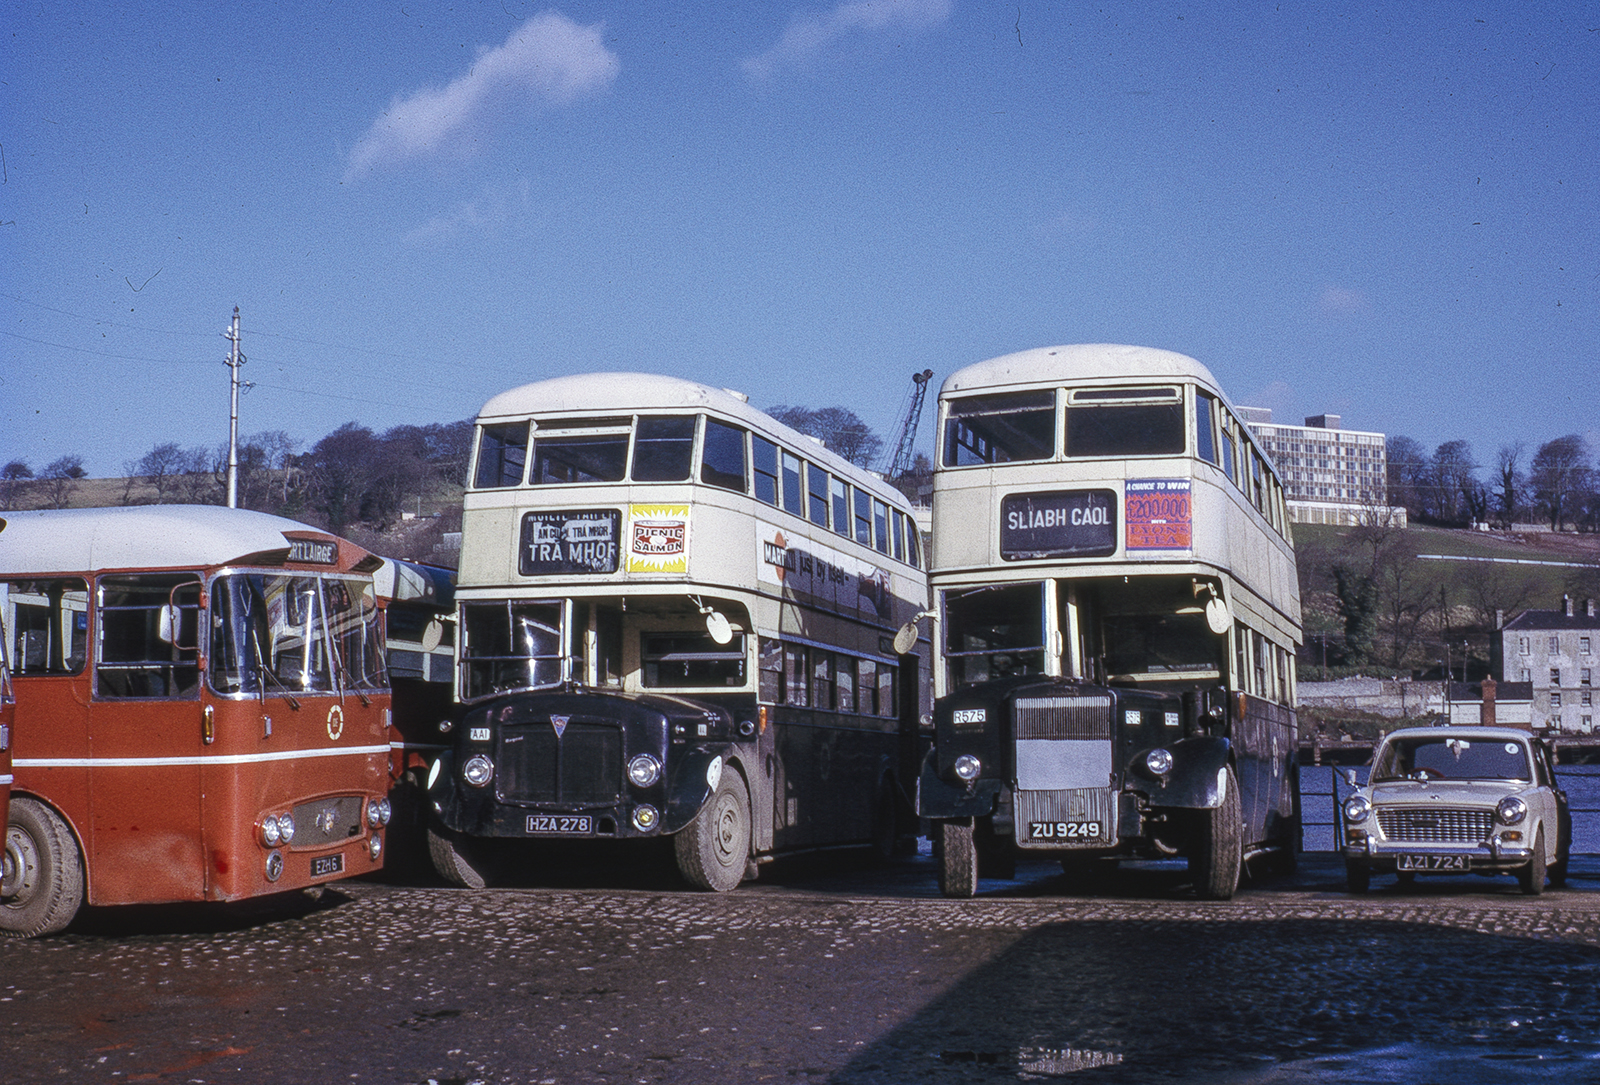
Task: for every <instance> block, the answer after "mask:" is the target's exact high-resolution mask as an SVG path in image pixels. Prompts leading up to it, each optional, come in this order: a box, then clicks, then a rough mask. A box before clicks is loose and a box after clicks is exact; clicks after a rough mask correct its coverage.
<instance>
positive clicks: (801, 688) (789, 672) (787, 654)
mask: <svg viewBox="0 0 1600 1085" xmlns="http://www.w3.org/2000/svg"><path fill="white" fill-rule="evenodd" d="M807 687H808V683H807V682H806V649H805V646H804V645H801V644H785V645H784V646H783V703H784V704H790V705H795V706H797V707H799V708H804V707H806V704H807V697H806V694H807V692H809V690H808V688H807Z"/></svg>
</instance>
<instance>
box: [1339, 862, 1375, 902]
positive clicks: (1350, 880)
mask: <svg viewBox="0 0 1600 1085" xmlns="http://www.w3.org/2000/svg"><path fill="white" fill-rule="evenodd" d="M1344 884H1345V888H1346V889H1348V890H1350V892H1352V893H1354V894H1356V895H1357V896H1360V895H1361V894H1362V893H1365V892H1366V891H1367V888H1368V887H1369V886H1370V885H1371V884H1372V871H1370V870H1368V869H1367V866H1366V864H1365V863H1358V862H1355V861H1354V860H1352V859H1346V860H1345V861H1344Z"/></svg>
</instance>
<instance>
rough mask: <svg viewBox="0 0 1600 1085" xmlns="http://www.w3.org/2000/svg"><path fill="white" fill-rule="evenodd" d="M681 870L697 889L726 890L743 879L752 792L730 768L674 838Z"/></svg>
mask: <svg viewBox="0 0 1600 1085" xmlns="http://www.w3.org/2000/svg"><path fill="white" fill-rule="evenodd" d="M672 848H673V852H674V854H675V855H676V856H677V859H678V871H679V872H680V873H681V874H682V875H683V877H684V880H685V881H687V882H688V883H689V884H690V885H692V886H694V887H695V888H696V889H710V890H712V891H713V892H717V893H726V892H727V891H728V890H730V889H733V888H735V887H737V886H738V884H739V883H740V882H742V881H744V875H745V868H746V867H747V866H748V865H749V862H750V792H749V791H748V790H747V789H746V788H745V786H744V779H743V778H742V777H740V775H739V774H738V773H737V772H735V771H734V770H733V769H732V768H731V767H727V766H725V767H724V768H723V770H722V779H720V780H718V781H717V789H716V791H714V792H712V794H711V798H710V800H709V801H708V802H707V803H706V804H705V805H704V806H702V807H701V808H700V812H699V813H698V814H696V815H695V819H694V820H693V821H691V822H690V823H689V824H688V826H687V827H686V828H684V829H683V830H682V831H681V832H679V833H678V835H677V836H674V837H673V838H672Z"/></svg>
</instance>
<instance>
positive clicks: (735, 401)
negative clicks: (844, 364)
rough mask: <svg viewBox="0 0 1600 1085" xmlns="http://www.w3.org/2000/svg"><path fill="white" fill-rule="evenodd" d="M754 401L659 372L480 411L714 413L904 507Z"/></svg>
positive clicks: (492, 418)
mask: <svg viewBox="0 0 1600 1085" xmlns="http://www.w3.org/2000/svg"><path fill="white" fill-rule="evenodd" d="M748 400H749V397H747V396H745V395H743V394H742V393H739V392H734V391H730V390H729V389H726V388H713V387H711V386H710V385H707V384H700V383H699V382H698V381H692V380H684V379H683V378H682V377H666V376H662V375H660V374H656V373H581V374H576V375H574V376H570V377H552V378H551V379H549V380H544V381H536V382H535V383H533V384H524V385H522V386H521V387H520V388H513V389H511V390H510V391H507V392H501V393H500V394H499V395H497V396H495V397H494V398H493V399H491V400H489V402H487V403H485V404H484V405H483V410H481V411H479V412H478V422H479V424H480V425H481V424H484V423H493V422H496V421H502V420H507V421H509V420H511V419H516V418H527V417H528V416H529V415H553V414H584V413H591V412H592V413H595V414H602V413H609V414H612V415H617V414H634V413H647V412H651V411H702V410H704V411H713V412H715V413H717V414H719V415H722V416H723V417H726V418H731V419H733V420H734V421H736V422H740V423H742V424H744V425H746V426H748V427H749V428H750V429H753V430H759V431H761V432H762V433H764V434H765V435H766V436H768V437H771V438H774V439H776V440H779V441H781V442H783V443H784V444H786V445H787V446H788V447H789V449H790V451H793V452H796V453H799V454H800V455H802V456H805V457H806V458H807V459H811V460H815V461H817V463H818V464H820V465H821V466H823V467H826V468H828V470H830V471H832V472H833V473H835V474H841V475H844V476H846V477H847V478H850V479H851V480H852V481H856V480H864V481H865V482H866V483H867V485H866V487H865V488H866V489H869V490H874V491H876V492H877V493H878V495H879V496H881V497H884V498H886V499H889V500H891V501H893V502H894V503H895V504H896V505H901V506H903V505H904V504H905V503H906V502H905V498H904V496H903V495H902V494H901V493H900V491H898V490H896V489H895V488H894V487H892V486H890V485H889V484H888V483H886V482H884V481H883V480H882V479H880V478H879V477H878V476H877V475H874V474H872V473H871V472H869V471H866V470H864V469H863V468H861V467H858V466H857V465H855V464H853V463H850V462H849V461H847V460H845V459H844V458H843V457H842V456H840V455H838V454H837V453H835V452H834V451H832V450H831V449H829V448H828V447H827V446H826V445H824V444H823V443H822V442H820V441H818V440H816V439H815V438H812V437H807V436H806V435H805V434H803V433H799V432H797V431H795V430H793V429H790V428H789V427H788V426H786V425H784V424H783V423H782V422H779V421H778V420H777V419H775V418H773V417H772V416H771V415H769V414H766V413H765V412H764V411H761V410H758V409H757V408H755V407H752V406H750V404H749V401H748Z"/></svg>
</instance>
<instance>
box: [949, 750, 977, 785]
mask: <svg viewBox="0 0 1600 1085" xmlns="http://www.w3.org/2000/svg"><path fill="white" fill-rule="evenodd" d="M955 770H956V776H957V777H958V778H959V779H962V780H967V781H972V780H976V779H977V778H978V773H980V772H982V771H983V762H981V761H979V760H978V759H977V758H976V757H973V756H972V755H971V754H970V753H964V754H962V755H961V756H960V757H958V758H956V763H955Z"/></svg>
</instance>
